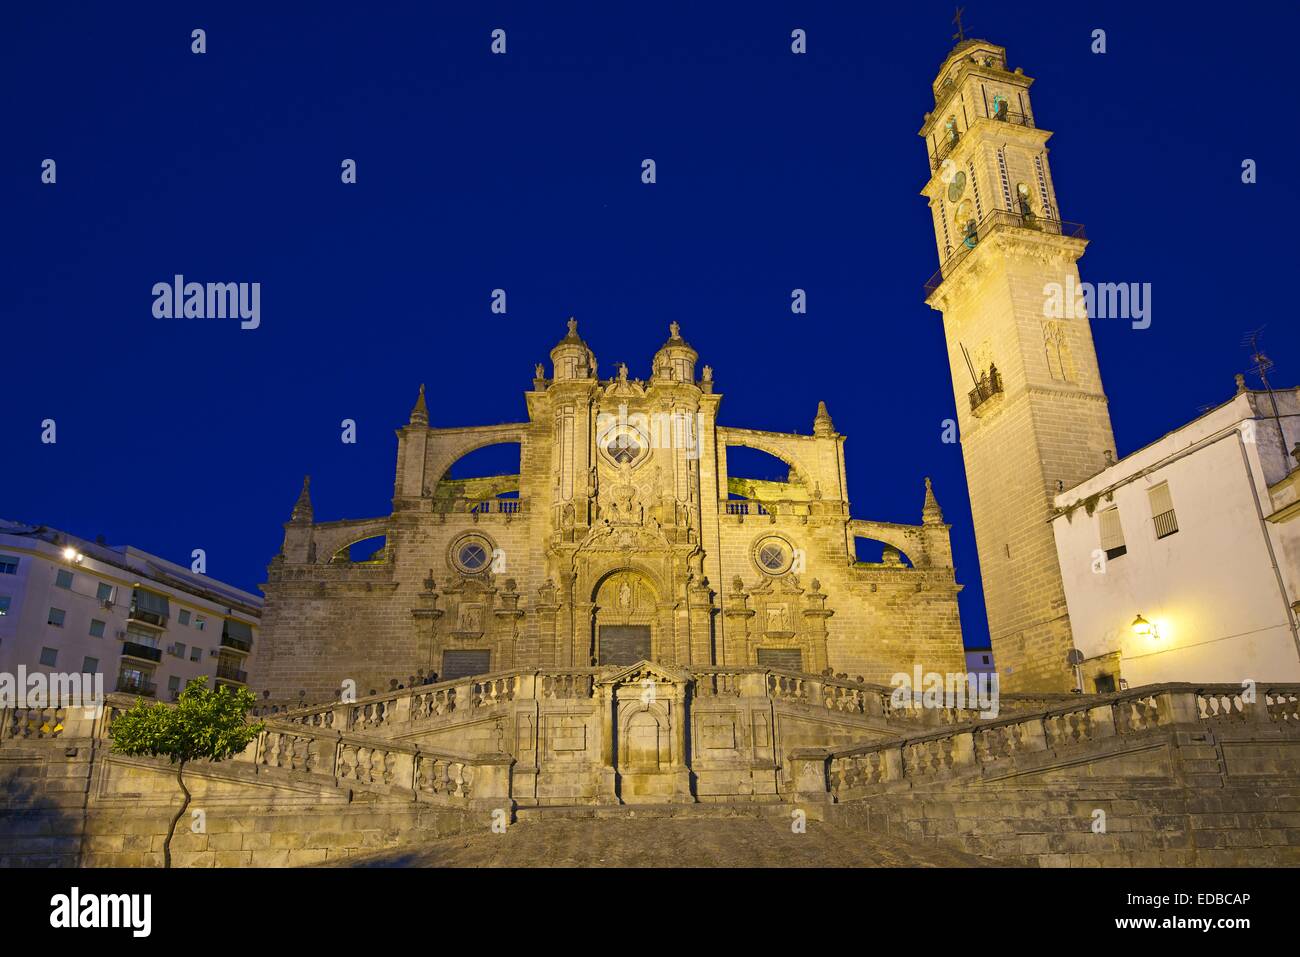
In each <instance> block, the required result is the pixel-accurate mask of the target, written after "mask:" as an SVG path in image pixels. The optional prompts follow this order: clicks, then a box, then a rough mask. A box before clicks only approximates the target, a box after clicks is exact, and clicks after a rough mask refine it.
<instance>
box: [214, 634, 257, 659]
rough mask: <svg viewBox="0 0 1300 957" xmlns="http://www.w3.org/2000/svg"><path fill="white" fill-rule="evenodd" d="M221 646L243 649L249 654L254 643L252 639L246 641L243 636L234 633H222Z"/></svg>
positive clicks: (236, 649)
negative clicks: (238, 636) (239, 636)
mask: <svg viewBox="0 0 1300 957" xmlns="http://www.w3.org/2000/svg"><path fill="white" fill-rule="evenodd" d="M221 647H223V648H231V649H233V650H235V651H242V652H243V653H244V654H248V653H249V652H250V651H252V650H253V643H252V642H251V641H245V640H244V639H243V638H236V637H235V636H234V635H227V634H225V633H222V635H221Z"/></svg>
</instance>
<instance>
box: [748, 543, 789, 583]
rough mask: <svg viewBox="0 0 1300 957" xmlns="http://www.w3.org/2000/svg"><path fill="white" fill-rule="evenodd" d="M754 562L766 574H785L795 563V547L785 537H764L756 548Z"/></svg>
mask: <svg viewBox="0 0 1300 957" xmlns="http://www.w3.org/2000/svg"><path fill="white" fill-rule="evenodd" d="M754 562H755V564H757V565H758V567H759V570H760V571H762V572H763V573H764V574H765V575H784V574H785V573H786V572H788V571H789V570H790V568H791V566H792V565H793V564H794V549H793V548H791V547H790V543H789V542H787V541H786V540H785V539H784V538H764V539H762V540H761V541H759V543H758V545H756V546H755V548H754Z"/></svg>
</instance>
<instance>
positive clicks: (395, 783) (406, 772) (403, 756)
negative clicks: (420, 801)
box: [389, 750, 415, 797]
mask: <svg viewBox="0 0 1300 957" xmlns="http://www.w3.org/2000/svg"><path fill="white" fill-rule="evenodd" d="M389 753H390V754H391V755H392V756H393V780H392V787H394V788H400V789H401V790H403V791H410V792H411V796H412V797H414V796H415V755H414V754H408V753H407V752H405V751H396V750H394V751H390V752H389Z"/></svg>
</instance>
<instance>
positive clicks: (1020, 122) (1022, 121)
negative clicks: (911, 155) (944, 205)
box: [930, 110, 1034, 170]
mask: <svg viewBox="0 0 1300 957" xmlns="http://www.w3.org/2000/svg"><path fill="white" fill-rule="evenodd" d="M978 119H981V120H984V119H988V120H993V122H995V123H1010V124H1011V125H1013V126H1028V127H1030V128H1031V129H1032V128H1033V126H1034V118H1033V117H1032V116H1030V115H1029V114H1028V113H1012V112H1011V111H1010V110H1003V111H1002V112H1001V113H994V114H993V115H992V116H981V117H978ZM963 135H964V134H962V133H959V132H952V133H948V132H946V131H945V134H944V136H943V139H942V140H941V141H940V142H939V146H938V148H937V149H935V151H934V155H933V156H931V157H930V169H932V170H937V169H938V168H939V167H940V166H941V165H942V164H943V161H944V160H945V159H947V158H948V154H949V153H951V152H952V151H953V150H955V149H956V148H957V144H958V143H960V142H961V138H962V136H963Z"/></svg>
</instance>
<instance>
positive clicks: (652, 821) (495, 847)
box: [348, 815, 999, 867]
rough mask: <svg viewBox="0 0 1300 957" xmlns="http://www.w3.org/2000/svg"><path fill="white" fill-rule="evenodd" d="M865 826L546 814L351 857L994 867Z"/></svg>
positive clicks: (415, 863) (434, 863) (430, 861)
mask: <svg viewBox="0 0 1300 957" xmlns="http://www.w3.org/2000/svg"><path fill="white" fill-rule="evenodd" d="M998 863H999V862H998V861H995V860H991V859H988V858H982V857H975V856H973V855H971V854H966V853H963V852H961V851H957V850H951V849H948V848H942V847H933V846H922V845H918V844H911V843H908V842H905V841H899V840H896V839H894V838H889V837H885V836H882V835H879V834H872V833H869V832H867V831H866V830H865V829H858V828H854V827H844V826H841V825H834V824H823V823H819V822H816V821H809V822H807V832H806V833H803V834H795V833H792V831H791V826H790V823H789V822H787V821H783V820H780V819H773V818H705V819H694V820H692V819H688V818H636V817H632V816H623V817H610V818H596V819H590V818H588V819H575V818H570V817H563V816H558V815H556V816H553V817H544V818H541V819H535V820H530V821H526V822H521V823H518V824H514V825H511V827H510V828H509V830H507V831H506V832H505V833H504V834H494V833H492V832H491V831H490V830H489V829H488V828H487V827H484V829H483V832H482V833H481V834H468V835H465V834H463V835H459V836H456V837H452V838H444V839H441V840H437V841H430V842H428V843H425V844H421V845H418V846H415V847H405V848H400V849H397V850H393V851H386V852H384V853H382V854H378V855H375V856H372V857H369V858H365V859H361V860H357V859H353V860H352V861H350V862H348V866H353V867H990V866H997V864H998Z"/></svg>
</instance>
